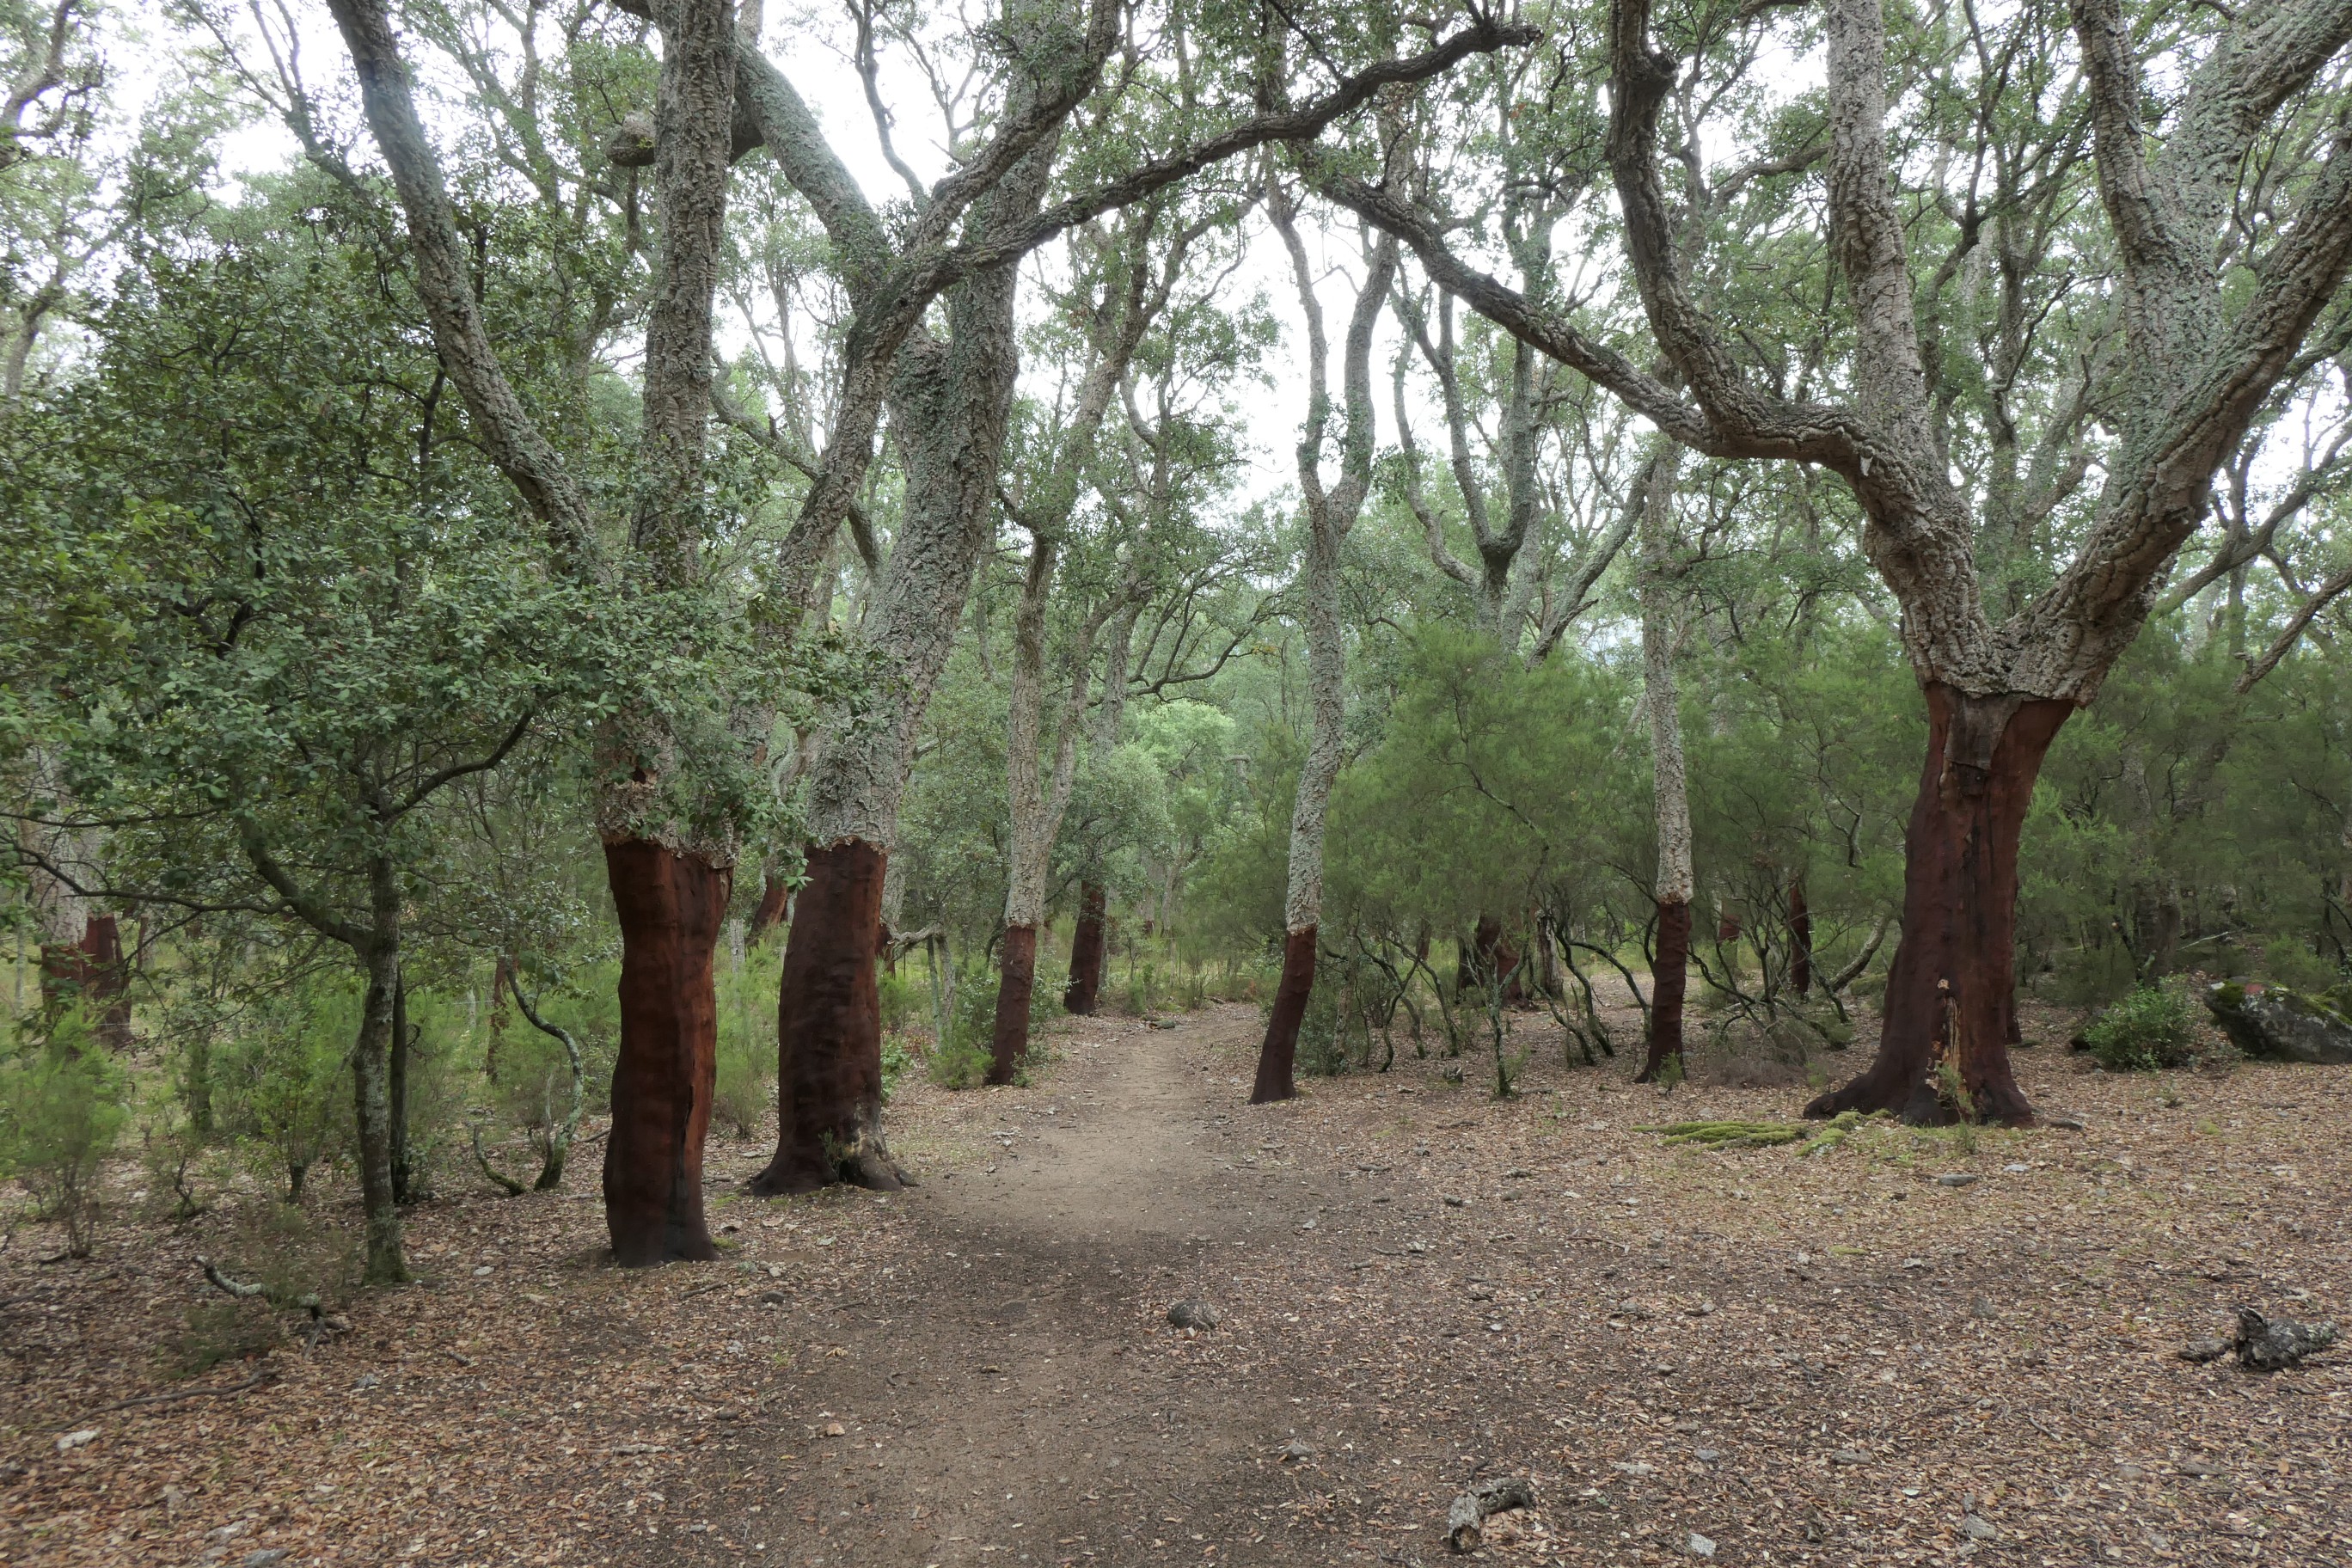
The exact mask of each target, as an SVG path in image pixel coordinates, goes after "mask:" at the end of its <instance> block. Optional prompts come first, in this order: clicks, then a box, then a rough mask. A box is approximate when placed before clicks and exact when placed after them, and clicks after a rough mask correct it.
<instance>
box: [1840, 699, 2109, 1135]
mask: <svg viewBox="0 0 2352 1568" xmlns="http://www.w3.org/2000/svg"><path fill="white" fill-rule="evenodd" d="M2073 712H2074V704H2072V703H2070V702H2063V701H2053V700H2047V699H2021V698H2016V697H2010V698H1969V697H1964V696H1962V695H1961V694H1959V693H1958V692H1956V691H1953V690H1952V689H1950V688H1948V687H1945V686H1940V685H1938V686H1930V687H1928V688H1927V765H1926V767H1925V769H1924V770H1923V771H1922V773H1921V774H1920V779H1919V795H1918V798H1917V800H1916V803H1915V804H1914V805H1913V806H1912V808H1911V824H1910V826H1909V828H1908V830H1907V831H1906V833H1905V835H1904V841H1903V848H1904V856H1905V864H1904V871H1903V882H1904V886H1903V938H1902V942H1901V944H1900V945H1899V946H1897V947H1896V948H1895V963H1894V965H1893V967H1892V968H1890V969H1889V970H1888V972H1887V976H1886V1000H1885V1013H1884V1022H1883V1024H1882V1025H1881V1028H1880V1033H1879V1039H1878V1055H1877V1057H1876V1058H1874V1060H1873V1061H1872V1062H1871V1064H1870V1067H1869V1068H1868V1070H1866V1071H1865V1072H1864V1073H1863V1075H1862V1076H1861V1077H1859V1078H1857V1079H1854V1080H1853V1082H1852V1083H1849V1084H1847V1085H1846V1086H1845V1087H1844V1088H1843V1089H1838V1090H1836V1091H1834V1092H1833V1093H1830V1094H1825V1095H1822V1097H1821V1098H1820V1099H1819V1100H1814V1101H1813V1103H1812V1104H1811V1105H1809V1106H1807V1107H1806V1108H1805V1110H1806V1113H1807V1114H1808V1115H1812V1116H1833V1115H1835V1114H1837V1113H1838V1112H1839V1111H1841V1110H1894V1111H1899V1112H1901V1113H1902V1116H1903V1118H1904V1120H1905V1121H1912V1122H1942V1121H1952V1120H1953V1119H1954V1118H1955V1117H1957V1116H1958V1115H1959V1114H1962V1113H1963V1112H1964V1111H1965V1112H1972V1113H1973V1114H1974V1115H1975V1116H1977V1117H1978V1118H1979V1119H1980V1120H1983V1121H2005V1122H2008V1123H2010V1124H2011V1125H2013V1126H2022V1125H2025V1124H2027V1123H2030V1122H2031V1121H2032V1120H2033V1107H2032V1105H2031V1104H2029V1103H2028V1102H2027V1100H2026V1098H2025V1095H2024V1093H2023V1092H2022V1091H2021V1089H2019V1088H2018V1087H2017V1079H2016V1077H2015V1075H2014V1073H2013V1072H2012V1071H2011V1066H2010V1059H2009V1042H2010V1038H2011V1030H2012V1028H2013V1026H2014V1023H2015V1018H2016V995H2015V984H2016V973H2015V971H2016V934H2017V845H2018V839H2019V837H2020V836H2021V833H2022V832H2023V830H2024V826H2025V813H2026V808H2027V807H2028V806H2029V805H2031V804H2032V799H2033V781H2034V778H2035V776H2036V775H2037V774H2039V773H2041V771H2042V757H2043V756H2044V755H2045V754H2046V753H2047V752H2049V749H2050V742H2052V741H2053V739H2054V738H2056V736H2057V733H2058V729H2059V726H2061V725H2063V723H2065V721H2066V719H2067V716H2068V715H2070V714H2071V713H2073ZM1956 1086H1957V1088H1958V1089H1960V1090H1962V1091H1964V1094H1965V1103H1964V1104H1963V1103H1960V1096H1958V1095H1956V1094H1955V1093H1954V1092H1953V1089H1954V1088H1955V1087H1956Z"/></svg>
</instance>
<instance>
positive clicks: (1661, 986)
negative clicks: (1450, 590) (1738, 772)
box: [1633, 437, 1696, 1083]
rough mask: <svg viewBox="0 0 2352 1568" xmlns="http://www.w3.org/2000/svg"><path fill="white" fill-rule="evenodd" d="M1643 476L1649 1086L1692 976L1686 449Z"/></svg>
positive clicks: (1642, 1079) (1671, 1046) (1676, 1035)
mask: <svg viewBox="0 0 2352 1568" xmlns="http://www.w3.org/2000/svg"><path fill="white" fill-rule="evenodd" d="M1659 442H1660V444H1659V448H1658V450H1657V451H1656V452H1655V453H1654V455H1653V456H1652V457H1651V458H1650V462H1649V467H1648V468H1647V470H1646V471H1645V472H1644V473H1643V476H1642V481H1641V482H1642V485H1643V496H1642V583H1641V593H1642V701H1643V707H1644V708H1646V709H1647V710H1648V711H1649V716H1650V776H1651V781H1652V783H1651V789H1652V793H1653V801H1654V810H1655V812H1656V815H1657V832H1658V880H1657V889H1656V896H1657V902H1658V936H1657V948H1656V957H1655V959H1654V961H1653V963H1652V966H1651V971H1650V1038H1649V1050H1648V1053H1647V1054H1646V1055H1645V1056H1644V1057H1643V1061H1642V1070H1641V1072H1640V1073H1638V1074H1637V1075H1635V1078H1634V1080H1633V1081H1634V1082H1636V1083H1649V1082H1652V1081H1653V1080H1654V1079H1656V1078H1657V1077H1658V1076H1659V1075H1660V1074H1661V1073H1663V1072H1665V1071H1666V1070H1667V1063H1669V1062H1679V1061H1680V1059H1681V1058H1682V1054H1683V995H1684V993H1685V990H1686V989H1687V987H1688V985H1689V978H1690V936H1691V894H1692V892H1693V891H1694V890H1695V888H1696V881H1695V879H1694V876H1693V873H1692V870H1691V826H1690V790H1689V785H1688V784H1687V782H1686V780H1685V777H1684V772H1683V720H1682V709H1681V705H1680V697H1679V694H1678V693H1677V692H1676V691H1675V616H1674V610H1673V604H1672V590H1671V584H1672V581H1673V560H1672V554H1673V534H1674V504H1675V476H1676V475H1677V474H1678V473H1679V471H1680V469H1681V466H1682V448H1681V447H1678V446H1675V444H1674V443H1672V442H1670V441H1667V440H1665V439H1664V437H1660V438H1659Z"/></svg>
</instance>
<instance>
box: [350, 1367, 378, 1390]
mask: <svg viewBox="0 0 2352 1568" xmlns="http://www.w3.org/2000/svg"><path fill="white" fill-rule="evenodd" d="M382 1387H383V1379H382V1378H380V1377H378V1376H376V1374H375V1373H372V1372H363V1373H360V1374H359V1376H357V1377H355V1378H353V1379H352V1389H353V1391H354V1392H357V1393H362V1394H364V1393H366V1392H367V1391H368V1390H369V1389H371V1388H382Z"/></svg>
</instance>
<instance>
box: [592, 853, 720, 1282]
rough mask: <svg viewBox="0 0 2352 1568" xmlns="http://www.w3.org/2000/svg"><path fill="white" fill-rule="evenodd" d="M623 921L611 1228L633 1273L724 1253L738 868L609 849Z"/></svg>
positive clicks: (607, 1168)
mask: <svg viewBox="0 0 2352 1568" xmlns="http://www.w3.org/2000/svg"><path fill="white" fill-rule="evenodd" d="M604 874H605V877H606V879H607V880H608V881H609V882H610V883H611V886H612V889H613V910H614V914H615V915H617V916H618V917H619V920H620V926H621V985H620V1000H621V1047H620V1055H619V1056H618V1058H616V1059H615V1060H614V1063H613V1131H612V1132H611V1134H610V1136H609V1137H607V1138H606V1140H605V1142H604V1225H605V1228H606V1229H607V1230H608V1231H609V1232H610V1233H611V1235H612V1238H613V1258H614V1261H615V1262H616V1263H618V1264H620V1265H621V1267H623V1268H641V1267H643V1266H645V1265H647V1264H654V1263H667V1262H670V1261H672V1260H675V1259H691V1258H716V1257H718V1256H719V1249H718V1248H717V1247H713V1246H712V1245H711V1244H710V1233H709V1229H708V1228H707V1227H706V1226H705V1225H704V1222H703V1216H702V1143H703V1138H704V1135H705V1134H706V1133H707V1132H709V1129H710V1097H711V1091H712V1089H713V1088H714V1087H715V1085H716V1082H717V1079H718V1071H719V1056H718V1047H719V998H718V994H717V992H716V991H715V989H714V988H713V985H712V980H711V954H712V952H713V951H714V950H715V949H716V947H717V945H718V942H719V922H720V921H723V920H724V919H725V918H726V915H727V899H728V895H729V894H730V891H732V889H733V884H734V874H733V873H732V872H731V871H730V870H729V869H727V868H724V867H720V866H714V865H712V864H710V862H709V861H708V860H705V859H703V858H700V857H699V856H695V855H687V854H680V853H678V852H677V851H676V850H673V849H671V848H669V847H667V846H665V845H661V844H656V843H652V842H650V841H648V840H646V839H642V838H625V839H622V840H620V841H619V842H617V843H613V844H607V845H606V846H604Z"/></svg>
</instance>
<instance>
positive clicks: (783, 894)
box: [745, 871, 793, 942]
mask: <svg viewBox="0 0 2352 1568" xmlns="http://www.w3.org/2000/svg"><path fill="white" fill-rule="evenodd" d="M792 894H793V890H792V888H791V887H790V885H788V884H787V883H786V882H785V881H784V879H782V877H779V876H777V875H776V874H775V873H774V872H773V871H771V872H769V873H768V874H767V876H766V878H765V879H763V880H762V881H761V884H760V907H759V908H758V909H755V910H752V911H751V929H750V931H747V932H746V933H745V935H746V937H747V939H748V940H750V941H751V942H758V941H759V940H760V939H761V937H763V936H765V935H767V934H768V932H770V931H773V930H774V929H775V928H776V927H777V926H779V925H782V923H783V920H784V910H785V907H786V906H787V905H789V904H790V903H791V902H792Z"/></svg>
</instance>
